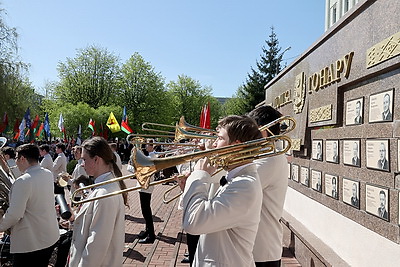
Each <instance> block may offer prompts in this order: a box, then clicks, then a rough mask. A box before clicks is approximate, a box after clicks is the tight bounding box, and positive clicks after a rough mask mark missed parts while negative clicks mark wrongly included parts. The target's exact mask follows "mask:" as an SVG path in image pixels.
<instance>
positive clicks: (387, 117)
mask: <svg viewBox="0 0 400 267" xmlns="http://www.w3.org/2000/svg"><path fill="white" fill-rule="evenodd" d="M388 121H393V89H390V90H386V91H384V92H380V93H377V94H373V95H370V97H369V122H371V123H373V122H388Z"/></svg>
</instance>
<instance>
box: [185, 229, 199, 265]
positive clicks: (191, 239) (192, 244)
mask: <svg viewBox="0 0 400 267" xmlns="http://www.w3.org/2000/svg"><path fill="white" fill-rule="evenodd" d="M199 238H200V235H191V234H188V233H186V242H187V246H188V251H189V262H190V266H192V264H193V261H194V254H196V249H197V243H198V242H199Z"/></svg>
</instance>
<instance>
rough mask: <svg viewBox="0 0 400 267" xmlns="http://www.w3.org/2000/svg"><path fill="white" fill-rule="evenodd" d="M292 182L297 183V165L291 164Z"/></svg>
mask: <svg viewBox="0 0 400 267" xmlns="http://www.w3.org/2000/svg"><path fill="white" fill-rule="evenodd" d="M292 180H293V181H295V182H299V165H297V164H292Z"/></svg>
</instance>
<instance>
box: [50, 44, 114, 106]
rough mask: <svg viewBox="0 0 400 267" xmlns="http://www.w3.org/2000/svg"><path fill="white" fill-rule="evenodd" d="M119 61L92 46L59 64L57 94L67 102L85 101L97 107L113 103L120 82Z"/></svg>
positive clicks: (55, 89)
mask: <svg viewBox="0 0 400 267" xmlns="http://www.w3.org/2000/svg"><path fill="white" fill-rule="evenodd" d="M118 62H119V59H118V57H116V56H114V55H113V54H111V53H109V52H108V51H107V50H106V49H103V48H99V47H96V46H89V47H87V48H85V49H80V50H78V53H77V56H76V57H75V58H72V59H71V58H67V60H66V62H65V63H63V62H60V63H59V64H58V68H57V69H58V73H59V77H60V79H61V81H60V83H59V84H58V85H57V86H56V87H55V88H54V95H55V96H56V97H57V98H58V99H60V100H62V101H65V102H67V103H77V102H83V103H87V104H88V105H89V106H91V107H94V108H97V107H100V106H102V105H107V104H109V103H110V102H112V101H113V100H114V95H115V94H116V93H117V88H118V87H117V85H118V80H119V67H118Z"/></svg>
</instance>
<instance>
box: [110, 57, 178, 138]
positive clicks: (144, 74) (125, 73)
mask: <svg viewBox="0 0 400 267" xmlns="http://www.w3.org/2000/svg"><path fill="white" fill-rule="evenodd" d="M119 87H120V91H119V94H118V103H119V104H120V106H122V107H123V106H126V109H127V114H128V118H129V124H130V126H131V128H132V130H134V131H135V132H137V131H140V129H141V128H140V127H141V125H142V123H143V122H157V123H171V122H172V121H171V116H170V115H171V114H172V112H173V110H171V105H172V101H171V99H170V95H168V94H167V92H166V90H165V86H164V78H163V77H162V76H161V74H160V73H158V72H156V71H155V70H154V67H152V66H151V64H150V63H149V62H146V61H145V60H144V58H143V57H142V56H141V55H140V54H139V53H137V52H136V53H134V54H133V55H132V56H131V57H130V59H129V60H128V61H127V62H126V63H125V64H123V66H122V67H121V82H120V86H119Z"/></svg>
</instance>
